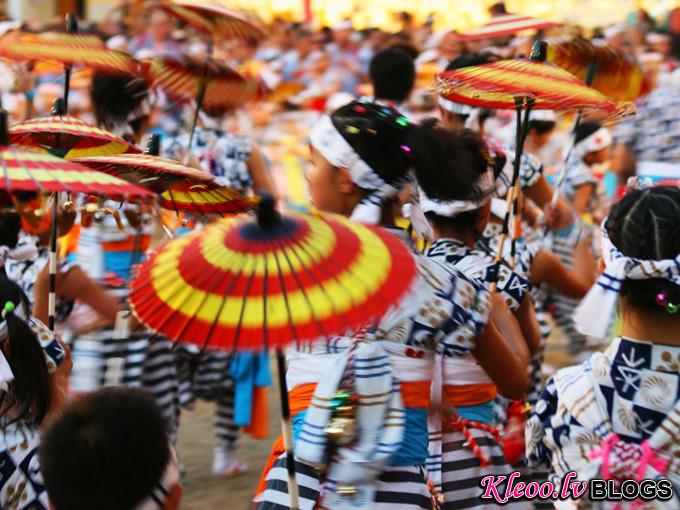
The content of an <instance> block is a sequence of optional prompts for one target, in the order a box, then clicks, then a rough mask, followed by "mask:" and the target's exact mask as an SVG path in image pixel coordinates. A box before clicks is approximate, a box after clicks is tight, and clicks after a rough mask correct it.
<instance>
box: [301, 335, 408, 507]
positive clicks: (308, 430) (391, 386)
mask: <svg viewBox="0 0 680 510" xmlns="http://www.w3.org/2000/svg"><path fill="white" fill-rule="evenodd" d="M345 377H350V378H351V379H353V381H352V386H353V388H352V390H351V391H352V393H353V394H354V395H356V396H357V398H358V403H357V405H356V406H355V407H354V413H355V416H354V420H355V423H356V435H357V436H356V439H355V441H354V442H353V443H352V444H351V445H349V446H338V447H337V448H336V451H335V455H334V457H333V461H332V462H331V464H330V465H329V466H328V474H327V479H328V480H329V486H333V487H343V486H352V487H354V488H356V491H357V492H356V495H355V496H354V497H353V498H343V497H342V496H340V495H338V494H337V493H336V492H334V491H330V492H329V493H328V494H326V495H324V506H327V507H328V508H333V509H335V510H342V509H344V508H353V509H361V508H371V507H372V505H373V501H374V495H375V488H374V483H373V482H374V480H375V479H376V478H377V477H378V475H379V474H380V473H381V472H382V470H383V469H384V467H385V465H386V463H387V461H388V460H389V458H390V456H391V455H392V454H393V453H394V452H396V451H397V449H398V448H399V446H400V445H401V442H402V439H403V436H404V407H403V404H402V401H401V393H400V392H399V384H398V382H397V379H396V378H395V376H394V372H393V370H392V368H391V367H390V364H389V358H388V355H387V353H386V352H385V350H384V349H383V348H382V346H381V345H380V343H378V342H374V341H358V343H357V345H356V346H355V348H353V349H350V350H348V351H347V352H346V353H345V354H344V355H343V356H341V357H339V358H338V359H337V360H336V362H335V364H334V366H333V368H332V369H331V370H330V371H329V372H328V373H327V374H326V376H325V377H324V378H323V379H322V380H321V381H320V382H319V384H318V386H317V388H316V391H315V392H314V396H313V397H312V404H311V406H310V407H309V409H308V410H307V414H306V416H305V420H304V423H303V424H302V427H301V429H300V435H299V439H298V442H297V443H296V445H295V456H296V457H297V459H299V460H300V461H302V462H306V463H308V464H311V465H313V466H323V465H325V463H326V458H325V457H326V449H327V445H328V436H327V434H326V432H325V430H324V429H325V428H326V426H327V425H328V423H329V421H330V420H331V419H332V417H333V411H334V408H333V407H332V406H331V405H329V403H330V402H331V401H332V400H333V398H334V397H335V394H336V392H337V391H338V390H340V389H341V388H342V382H343V379H344V378H345ZM376 445H378V447H377V448H376Z"/></svg>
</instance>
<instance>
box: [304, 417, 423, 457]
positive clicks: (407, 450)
mask: <svg viewBox="0 0 680 510" xmlns="http://www.w3.org/2000/svg"><path fill="white" fill-rule="evenodd" d="M404 412H405V421H404V440H403V442H402V444H401V446H400V447H399V449H398V450H397V452H396V453H395V454H394V456H393V457H392V458H391V459H390V462H389V464H390V466H419V465H423V464H425V463H426V461H427V455H428V452H427V409H415V408H410V407H407V408H405V409H404ZM306 415H307V410H304V411H301V412H299V413H298V414H296V415H295V416H293V419H292V420H291V422H292V425H293V444H295V443H297V440H298V436H299V434H300V429H301V428H302V423H303V422H304V421H305V416H306Z"/></svg>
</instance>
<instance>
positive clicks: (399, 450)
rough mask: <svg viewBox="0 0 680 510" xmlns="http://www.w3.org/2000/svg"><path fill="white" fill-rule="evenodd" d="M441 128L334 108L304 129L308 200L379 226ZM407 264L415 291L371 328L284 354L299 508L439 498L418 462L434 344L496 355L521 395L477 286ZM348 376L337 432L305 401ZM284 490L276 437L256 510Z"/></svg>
mask: <svg viewBox="0 0 680 510" xmlns="http://www.w3.org/2000/svg"><path fill="white" fill-rule="evenodd" d="M442 136H443V133H442V132H441V131H436V132H435V131H434V130H433V129H432V128H425V127H417V126H413V125H412V124H410V123H409V122H408V120H407V119H406V118H405V117H403V116H402V115H400V114H399V113H398V112H396V111H395V110H393V109H391V108H388V107H385V106H380V105H377V104H374V103H370V102H361V101H355V102H353V103H350V104H349V105H346V106H343V107H342V108H340V109H338V110H337V111H335V112H334V113H333V114H332V115H331V116H330V117H328V116H326V117H323V118H322V119H321V120H320V121H319V123H318V124H317V125H316V126H315V128H314V130H313V131H312V135H311V146H312V161H313V163H314V168H313V170H312V171H311V172H310V174H309V175H308V180H309V185H310V192H311V196H312V200H313V202H314V205H315V206H316V207H317V208H319V209H321V210H324V211H328V212H334V213H338V214H343V215H346V216H349V217H350V218H351V219H354V220H356V221H360V222H365V223H369V224H381V223H382V224H386V225H388V226H389V225H390V223H391V222H390V218H391V217H392V207H393V206H395V205H396V204H395V203H394V197H396V195H397V194H398V191H399V188H400V186H401V185H402V184H403V182H404V181H405V178H406V174H407V171H408V170H409V168H411V167H412V166H413V165H416V166H418V165H426V164H428V163H427V160H428V158H429V157H435V158H438V160H445V159H446V157H447V156H448V155H449V153H448V152H447V150H446V146H445V141H444V140H443V139H442ZM454 176H455V174H454ZM454 180H455V177H454ZM417 260H418V267H419V272H420V279H419V281H418V283H417V285H416V287H414V290H413V295H412V296H410V297H409V298H408V299H407V300H405V302H404V304H403V305H402V306H401V307H399V308H398V309H396V310H394V311H393V312H391V313H389V314H387V315H386V316H385V317H383V319H382V320H381V321H380V322H379V324H378V325H377V328H367V329H366V330H363V331H361V330H360V331H357V333H356V334H355V335H354V336H351V337H333V338H328V339H324V340H321V341H319V342H316V343H314V344H312V345H304V346H303V345H300V346H297V348H294V349H291V350H290V351H289V353H288V361H289V366H288V374H287V380H288V384H289V398H290V403H291V413H292V414H293V416H294V417H293V429H294V441H295V452H296V456H297V458H296V460H297V471H298V475H297V482H298V484H299V486H300V496H301V502H300V508H301V509H304V510H311V509H313V508H333V509H334V510H335V509H344V508H365V509H368V508H370V509H379V510H387V509H397V510H411V509H416V508H422V509H431V508H433V503H434V504H437V505H439V504H440V500H439V498H438V497H437V495H436V494H433V493H432V491H431V488H432V485H431V484H429V483H428V475H427V470H426V468H425V463H426V459H427V454H428V452H427V441H428V439H427V415H428V411H427V410H428V407H429V400H430V382H431V378H432V369H433V362H434V356H435V353H436V352H439V353H441V354H442V355H443V356H445V357H453V358H457V357H460V356H466V355H468V354H469V353H470V352H471V351H472V350H475V351H476V353H477V355H478V356H481V357H482V358H484V357H485V356H486V357H487V358H486V359H491V358H493V357H495V356H496V355H498V354H499V353H502V354H501V355H502V356H504V358H505V360H506V361H505V366H506V368H507V369H508V372H509V373H513V368H515V369H516V370H515V373H516V374H517V375H518V378H519V379H520V382H519V384H518V386H519V387H520V390H519V391H520V392H521V391H523V390H524V387H525V385H526V382H527V379H526V374H525V372H524V371H525V368H526V367H525V366H524V365H523V363H522V361H521V360H520V359H519V357H517V356H516V355H515V354H514V352H513V351H512V350H511V349H510V348H509V347H508V345H507V344H506V342H505V340H504V339H503V338H502V337H501V336H500V334H499V332H498V330H497V329H496V327H495V326H494V325H493V324H491V323H488V316H489V313H490V302H489V296H488V294H487V292H486V291H485V290H484V288H483V286H482V285H481V284H480V283H479V282H476V281H474V280H472V279H469V278H467V277H465V276H464V275H463V274H462V273H461V272H460V271H458V270H456V269H455V268H454V267H452V266H446V265H443V264H439V263H437V262H436V261H434V260H430V259H427V258H424V257H418V259H417ZM492 351H493V352H492ZM386 368H387V370H386ZM348 380H349V381H350V383H349V385H350V386H349V387H350V388H351V389H352V391H353V392H354V393H355V394H357V395H358V400H355V401H354V404H352V403H350V408H352V409H354V411H353V413H354V414H355V417H354V418H353V419H351V420H350V423H348V422H347V421H345V422H344V425H345V427H340V429H339V430H337V429H336V428H335V427H336V425H340V424H341V423H342V422H340V421H338V420H339V419H341V418H342V417H341V416H338V415H337V413H336V414H334V413H324V412H322V411H320V409H319V408H318V407H317V406H315V405H314V402H315V401H317V402H321V401H323V400H324V399H327V398H329V397H330V398H333V397H334V396H335V395H337V394H338V393H337V392H338V390H343V389H344V388H345V387H346V386H345V383H346V381H348ZM375 394H380V395H383V396H384V397H385V398H384V399H383V400H382V401H381V402H380V406H381V409H380V412H378V413H376V412H374V411H373V410H371V408H372V407H373V406H371V405H369V404H372V403H373V401H372V398H373V397H374V396H375ZM376 404H377V402H376ZM353 405H355V406H356V407H352V406H353ZM388 408H389V410H390V411H389V413H388V412H387V410H388ZM352 430H354V431H356V434H354V433H353V432H352ZM320 431H322V432H320ZM331 442H332V443H334V447H333V448H330V450H331V454H330V455H331V456H330V457H327V455H328V454H329V448H328V447H329V446H331V445H330V443H331ZM286 487H287V475H286V470H285V453H283V450H282V443H281V441H279V442H277V444H275V445H274V448H273V450H272V456H271V457H270V462H269V463H268V464H267V466H266V468H265V472H264V473H263V479H262V483H261V486H260V492H259V494H258V496H257V497H256V508H257V509H259V510H269V509H271V510H273V509H281V508H289V506H288V494H287V489H286Z"/></svg>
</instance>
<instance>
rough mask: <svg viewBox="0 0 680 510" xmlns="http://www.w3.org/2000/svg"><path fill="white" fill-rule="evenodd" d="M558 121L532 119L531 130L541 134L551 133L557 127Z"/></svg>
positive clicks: (530, 122)
mask: <svg viewBox="0 0 680 510" xmlns="http://www.w3.org/2000/svg"><path fill="white" fill-rule="evenodd" d="M555 126H556V122H555V121H552V120H530V121H529V131H531V130H534V131H536V133H538V134H539V135H543V134H545V133H549V132H550V131H552V130H553V129H555Z"/></svg>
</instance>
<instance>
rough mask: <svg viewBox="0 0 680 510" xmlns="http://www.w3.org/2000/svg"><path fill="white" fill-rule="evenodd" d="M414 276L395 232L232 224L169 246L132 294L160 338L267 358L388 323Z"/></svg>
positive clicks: (311, 219)
mask: <svg viewBox="0 0 680 510" xmlns="http://www.w3.org/2000/svg"><path fill="white" fill-rule="evenodd" d="M415 274H416V270H415V263H414V260H413V257H412V256H411V254H410V252H409V250H408V248H407V247H406V245H405V244H404V243H403V242H402V241H400V240H399V239H398V238H397V237H395V236H394V235H392V234H390V233H389V232H387V231H384V230H381V229H376V228H371V227H366V226H363V225H359V224H356V223H353V222H350V221H349V220H346V219H344V218H341V217H337V216H313V215H303V214H297V213H290V214H289V215H286V216H283V217H281V216H279V214H278V213H277V212H276V211H275V210H274V207H273V200H271V197H268V198H267V199H263V200H262V201H261V202H260V206H259V207H258V220H257V221H253V220H252V219H250V218H249V217H247V216H243V217H238V218H236V219H225V220H221V221H218V222H217V223H213V224H210V225H208V226H206V227H204V228H202V229H201V230H199V231H197V232H194V233H192V234H189V235H186V236H184V237H181V238H179V239H175V240H173V241H170V242H169V243H167V244H165V245H164V246H163V247H161V248H160V249H159V250H158V251H157V252H156V253H155V254H153V255H152V256H151V257H150V258H149V259H148V260H147V261H146V262H144V263H143V264H142V266H141V267H140V270H139V273H138V275H137V277H136V278H135V279H134V281H133V282H132V285H131V293H130V302H131V304H132V307H133V310H134V312H135V314H136V315H137V316H138V317H139V318H140V320H142V321H143V322H144V323H145V324H146V325H147V326H149V327H150V328H151V329H153V330H154V331H157V332H159V333H162V334H164V335H167V336H168V337H170V338H174V339H176V340H179V341H182V342H188V343H193V344H196V345H199V346H200V347H202V348H218V349H224V350H247V349H250V350H259V349H262V348H263V347H282V346H285V345H286V344H288V343H290V342H292V341H295V340H297V341H312V340H316V339H319V338H326V337H328V336H329V335H333V334H342V333H346V332H347V331H349V330H350V329H352V328H353V327H356V326H360V325H365V324H367V323H369V322H371V321H373V320H375V319H377V318H379V317H380V316H381V315H383V314H384V313H385V312H386V311H387V310H388V308H389V307H391V306H392V305H393V304H394V303H395V302H397V301H398V300H399V299H400V298H401V297H403V296H404V295H405V293H406V292H407V291H408V289H409V288H410V286H411V284H412V282H413V279H414V278H415Z"/></svg>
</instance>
